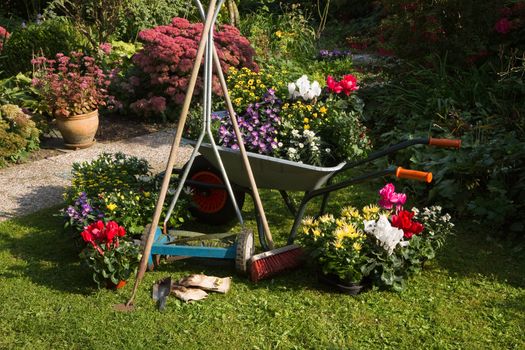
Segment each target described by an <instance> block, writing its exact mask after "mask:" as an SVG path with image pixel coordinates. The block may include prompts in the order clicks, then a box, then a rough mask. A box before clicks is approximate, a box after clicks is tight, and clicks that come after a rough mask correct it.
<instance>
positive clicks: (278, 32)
mask: <svg viewBox="0 0 525 350" xmlns="http://www.w3.org/2000/svg"><path fill="white" fill-rule="evenodd" d="M275 36H276V37H278V38H280V37H282V36H283V32H281V31H280V30H278V31H276V32H275Z"/></svg>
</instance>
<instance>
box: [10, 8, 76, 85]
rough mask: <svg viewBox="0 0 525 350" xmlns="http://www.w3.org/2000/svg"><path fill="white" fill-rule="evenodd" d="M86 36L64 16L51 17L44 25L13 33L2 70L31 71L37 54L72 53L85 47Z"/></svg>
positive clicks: (48, 55)
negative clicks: (32, 62)
mask: <svg viewBox="0 0 525 350" xmlns="http://www.w3.org/2000/svg"><path fill="white" fill-rule="evenodd" d="M84 46H85V45H84V42H83V39H82V36H81V35H80V34H79V32H78V31H77V29H76V28H75V26H74V25H73V24H72V23H71V22H69V21H68V20H67V19H65V18H63V17H57V18H53V19H48V20H45V21H43V22H42V23H40V24H37V23H31V24H28V25H27V27H26V28H19V29H17V30H15V31H13V32H12V33H11V36H10V38H9V40H8V41H6V43H5V45H4V49H3V51H2V54H3V55H5V56H6V57H5V59H3V60H0V70H1V71H3V73H4V75H16V74H18V73H20V72H22V73H27V72H30V71H31V70H32V68H33V66H32V64H31V59H32V58H33V57H35V56H46V57H54V56H55V55H56V54H57V53H64V54H69V53H70V52H72V51H77V50H82V49H83V48H84Z"/></svg>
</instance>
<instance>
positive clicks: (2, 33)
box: [0, 26, 10, 52]
mask: <svg viewBox="0 0 525 350" xmlns="http://www.w3.org/2000/svg"><path fill="white" fill-rule="evenodd" d="M9 36H10V34H9V32H8V31H7V30H6V29H5V28H4V27H2V26H0V52H2V48H3V47H4V42H5V41H7V39H8V38H9Z"/></svg>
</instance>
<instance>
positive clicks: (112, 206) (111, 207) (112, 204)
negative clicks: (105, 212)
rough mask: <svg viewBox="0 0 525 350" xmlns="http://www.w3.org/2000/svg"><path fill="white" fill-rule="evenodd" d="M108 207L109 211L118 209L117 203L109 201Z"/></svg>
mask: <svg viewBox="0 0 525 350" xmlns="http://www.w3.org/2000/svg"><path fill="white" fill-rule="evenodd" d="M106 208H108V209H109V211H113V210H115V209H117V205H116V204H115V203H109V204H108V205H106Z"/></svg>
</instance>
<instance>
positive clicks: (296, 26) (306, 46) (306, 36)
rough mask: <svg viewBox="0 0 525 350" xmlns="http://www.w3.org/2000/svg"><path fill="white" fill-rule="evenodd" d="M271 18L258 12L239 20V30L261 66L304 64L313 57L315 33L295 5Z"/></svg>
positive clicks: (299, 8)
mask: <svg viewBox="0 0 525 350" xmlns="http://www.w3.org/2000/svg"><path fill="white" fill-rule="evenodd" d="M280 12H281V13H278V14H274V13H271V12H268V10H264V9H261V10H259V11H257V12H254V13H251V14H249V15H247V16H245V18H243V20H242V22H241V26H240V30H241V32H242V33H244V34H245V35H246V36H247V37H248V39H249V40H250V42H251V43H252V45H253V46H254V48H255V51H256V53H257V57H258V60H259V61H261V63H269V64H274V65H277V64H280V63H282V62H285V61H289V60H292V61H299V62H304V61H305V60H307V59H308V58H311V57H313V56H315V45H314V44H315V30H314V28H313V27H312V26H311V25H310V24H309V21H308V16H307V15H306V14H305V12H304V11H303V9H302V8H301V6H300V5H298V4H292V5H290V6H289V7H288V8H284V9H283V10H281V11H280Z"/></svg>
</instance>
